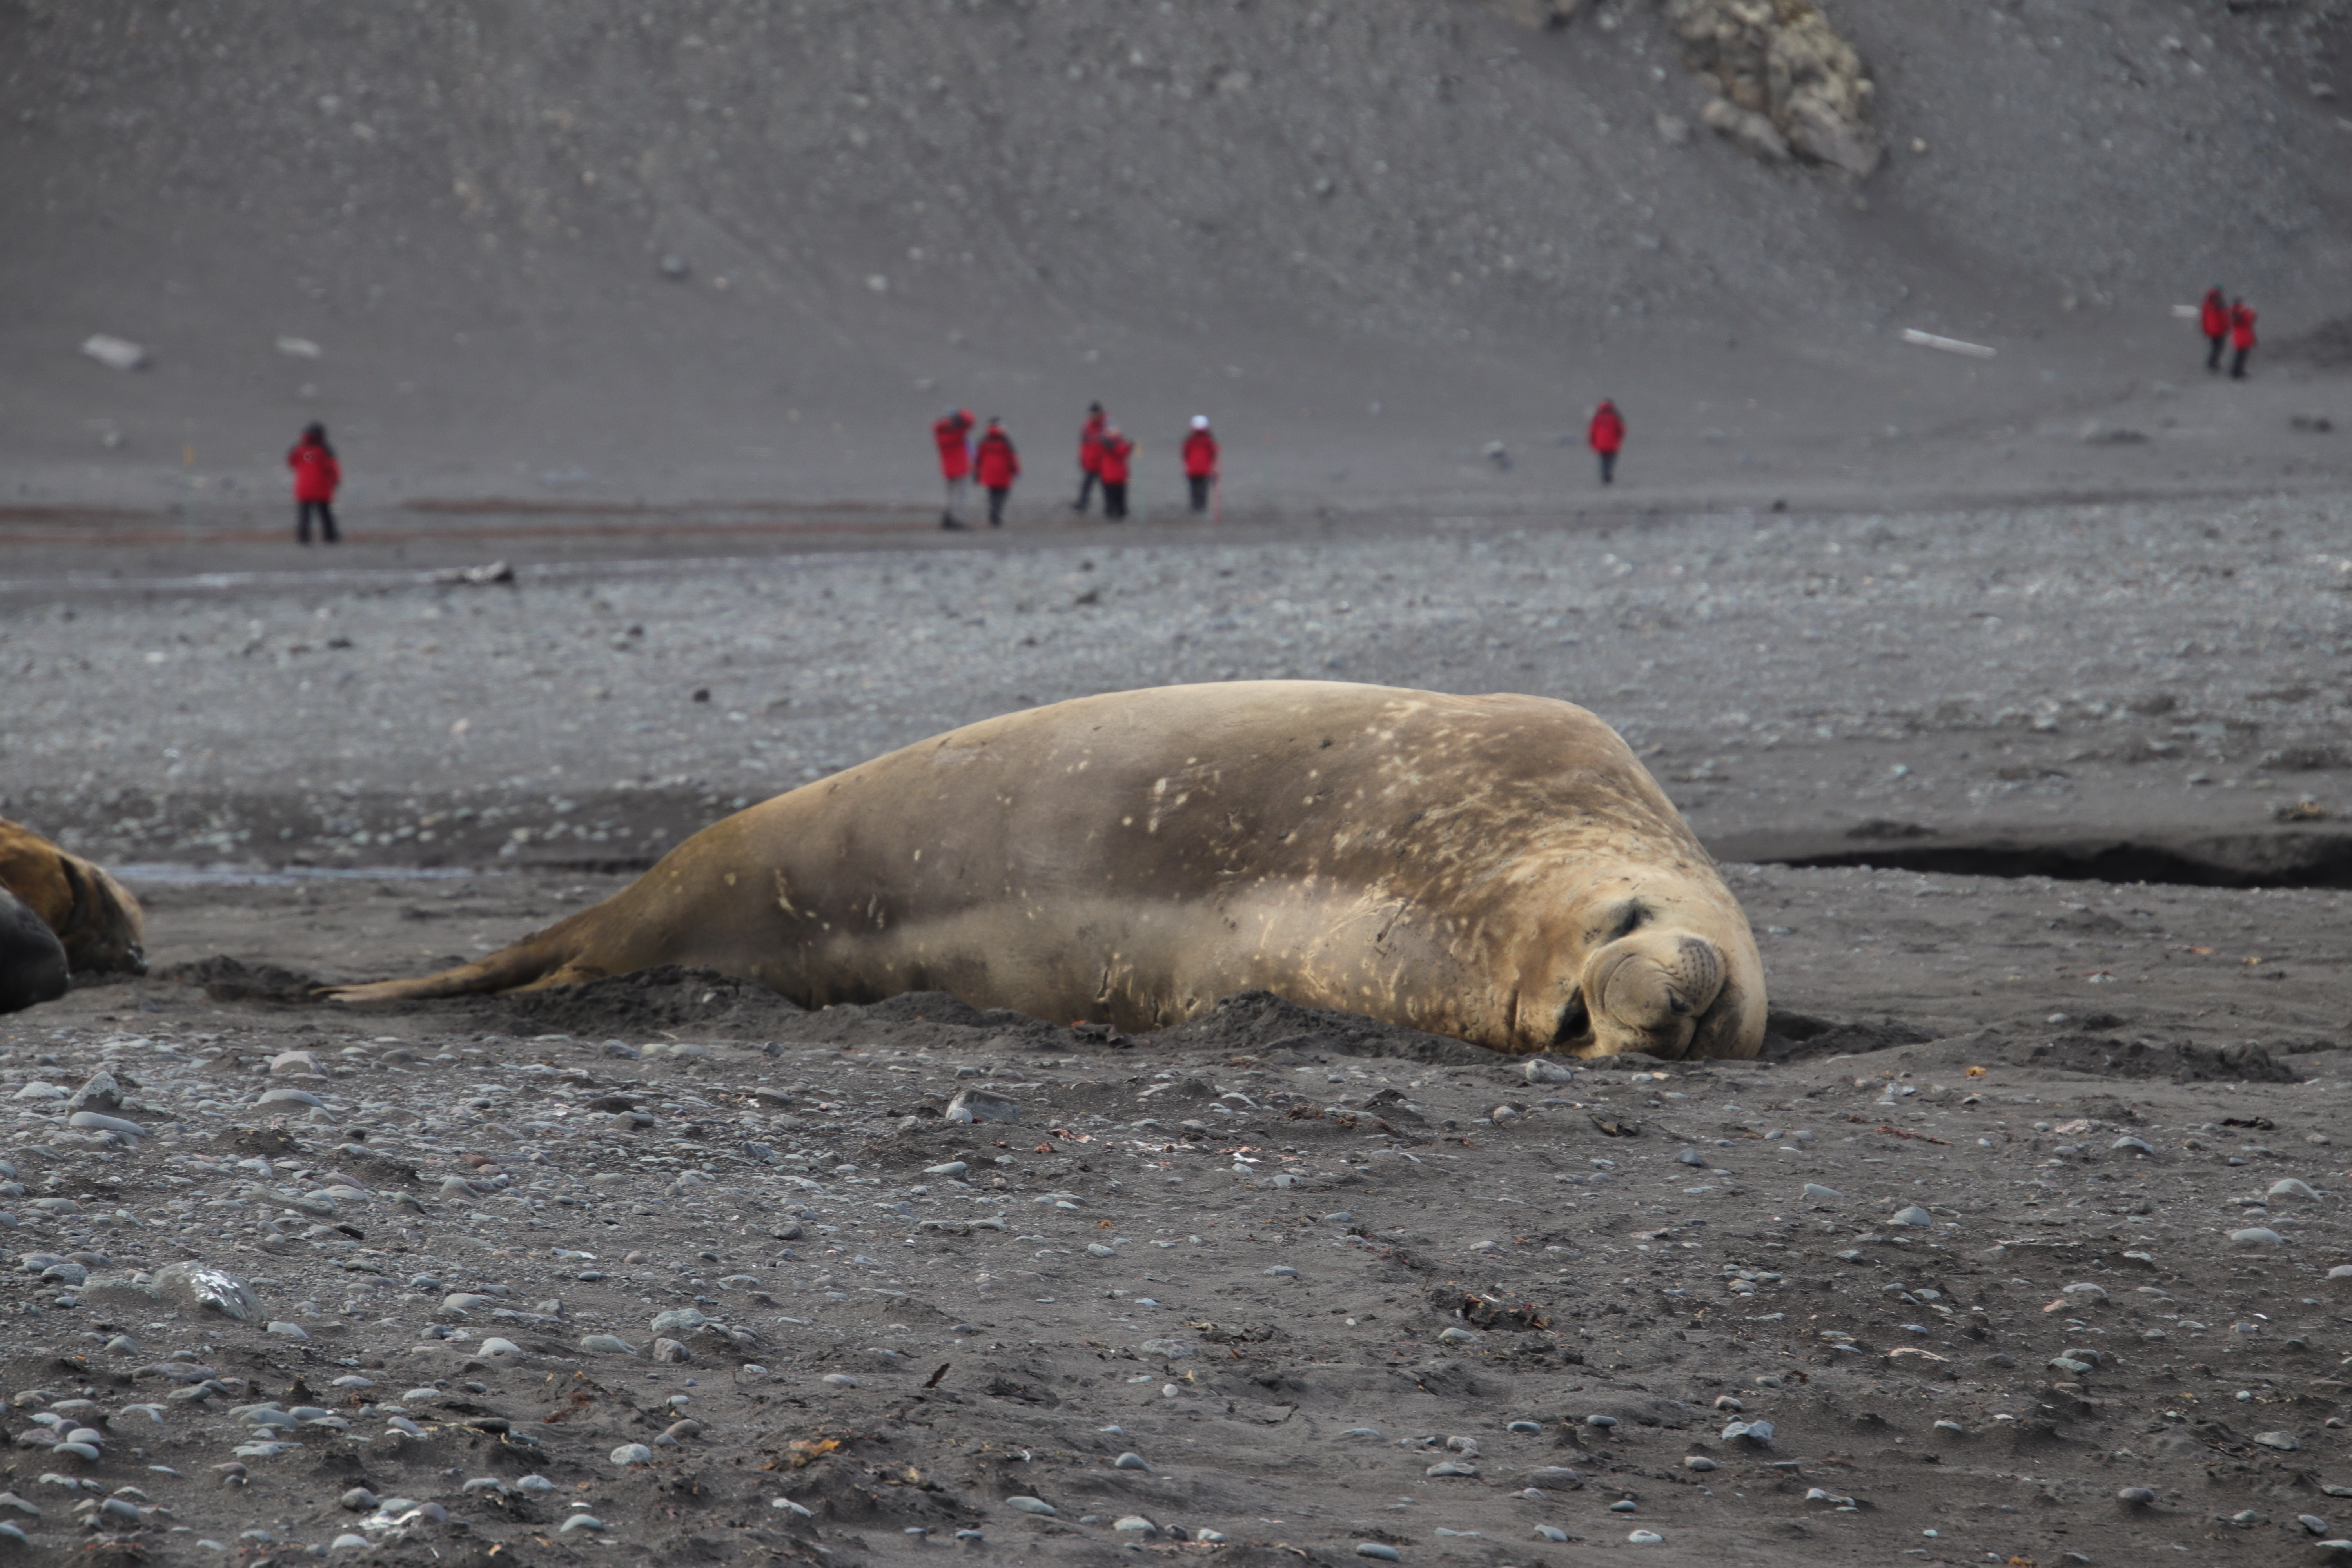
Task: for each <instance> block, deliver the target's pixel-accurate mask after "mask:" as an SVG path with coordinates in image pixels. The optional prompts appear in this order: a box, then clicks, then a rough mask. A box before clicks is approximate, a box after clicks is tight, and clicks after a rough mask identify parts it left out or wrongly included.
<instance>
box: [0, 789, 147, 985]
mask: <svg viewBox="0 0 2352 1568" xmlns="http://www.w3.org/2000/svg"><path fill="white" fill-rule="evenodd" d="M0 888H5V889H8V890H9V891H10V892H12V893H14V894H16V897H17V898H18V899H20V900H23V901H24V903H25V904H26V907H27V908H29V909H30V910H32V911H33V912H34V913H35V914H37V915H38V916H39V917H40V919H41V921H42V922H43V923H44V924H46V925H47V927H48V928H49V930H50V931H54V932H56V933H57V938H58V941H59V942H62V943H63V944H64V945H65V953H66V958H67V960H68V962H69V963H71V964H72V965H73V971H74V973H77V974H83V973H127V974H144V973H146V972H147V957H146V954H145V953H144V952H142V950H141V947H140V942H141V940H142V938H143V937H144V936H145V934H146V916H145V914H144V912H143V911H142V910H141V909H140V908H139V900H137V899H135V898H132V897H131V891H130V889H127V888H125V887H123V885H122V884H121V883H120V882H118V881H116V880H115V879H113V878H111V877H110V876H108V875H107V874H106V873H105V872H104V871H103V870H101V869H100V868H98V867H96V866H94V865H92V864H90V863H89V861H87V860H85V859H83V858H81V857H80V856H79V855H74V854H69V853H68V852H67V851H66V850H63V849H60V848H58V847H57V846H56V845H54V844H52V843H50V842H49V841H48V840H47V839H46V838H44V837H41V836H40V835H39V834H37V833H35V832H34V831H33V830H32V829H31V828H28V827H26V826H22V825H21V824H18V823H14V822H5V821H0Z"/></svg>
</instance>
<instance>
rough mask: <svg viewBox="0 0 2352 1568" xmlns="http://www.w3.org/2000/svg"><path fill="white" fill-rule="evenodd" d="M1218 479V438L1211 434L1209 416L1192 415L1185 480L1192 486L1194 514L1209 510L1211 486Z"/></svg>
mask: <svg viewBox="0 0 2352 1568" xmlns="http://www.w3.org/2000/svg"><path fill="white" fill-rule="evenodd" d="M1216 480H1217V438H1216V437H1214V436H1212V435H1211V434H1209V416H1207V415H1205V414H1195V415H1193V416H1192V434H1191V435H1189V436H1187V437H1184V482H1185V483H1186V484H1188V485H1190V486H1191V487H1192V515H1193V516H1194V517H1198V516H1200V515H1201V514H1202V512H1204V511H1206V510H1209V487H1210V486H1211V485H1213V484H1214V483H1216Z"/></svg>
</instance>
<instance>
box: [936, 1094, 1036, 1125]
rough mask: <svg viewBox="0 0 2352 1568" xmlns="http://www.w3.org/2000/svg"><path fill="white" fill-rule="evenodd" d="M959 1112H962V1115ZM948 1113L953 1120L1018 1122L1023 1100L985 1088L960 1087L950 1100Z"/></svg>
mask: <svg viewBox="0 0 2352 1568" xmlns="http://www.w3.org/2000/svg"><path fill="white" fill-rule="evenodd" d="M958 1112H961V1115H959V1114H958ZM946 1115H947V1117H948V1119H949V1120H950V1121H1001V1122H1005V1123H1007V1124H1018V1123H1019V1121H1021V1102H1020V1101H1019V1100H1010V1099H1007V1098H1006V1097H1005V1096H1003V1095H1001V1094H995V1093H992V1092H991V1091H989V1090H988V1089H958V1090H956V1094H955V1098H954V1099H952V1100H949V1101H948V1106H947V1111H946Z"/></svg>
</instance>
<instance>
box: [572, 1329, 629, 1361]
mask: <svg viewBox="0 0 2352 1568" xmlns="http://www.w3.org/2000/svg"><path fill="white" fill-rule="evenodd" d="M580 1348H581V1349H582V1350H583V1351H585V1352H587V1353H588V1354H590V1355H625V1356H634V1355H635V1354H636V1353H637V1347H636V1346H635V1345H633V1344H631V1343H630V1342H628V1341H626V1340H625V1339H623V1338H621V1337H620V1336H619V1335H618V1334H586V1335H583V1336H582V1338H581V1341H580Z"/></svg>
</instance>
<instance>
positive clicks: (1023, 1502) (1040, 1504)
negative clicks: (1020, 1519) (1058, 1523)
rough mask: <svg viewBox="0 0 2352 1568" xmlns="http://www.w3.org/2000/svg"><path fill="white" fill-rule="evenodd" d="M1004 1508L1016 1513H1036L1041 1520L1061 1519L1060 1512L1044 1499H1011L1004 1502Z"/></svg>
mask: <svg viewBox="0 0 2352 1568" xmlns="http://www.w3.org/2000/svg"><path fill="white" fill-rule="evenodd" d="M1004 1506H1005V1507H1007V1508H1009V1509H1011V1510H1013V1512H1015V1513H1034V1514H1035V1515H1036V1516H1037V1517H1038V1518H1040V1519H1058V1518H1059V1517H1061V1515H1060V1510H1057V1509H1055V1507H1054V1505H1053V1504H1052V1503H1049V1502H1047V1501H1046V1500H1045V1499H1043V1498H1034V1497H1009V1498H1006V1499H1005V1500H1004Z"/></svg>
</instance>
